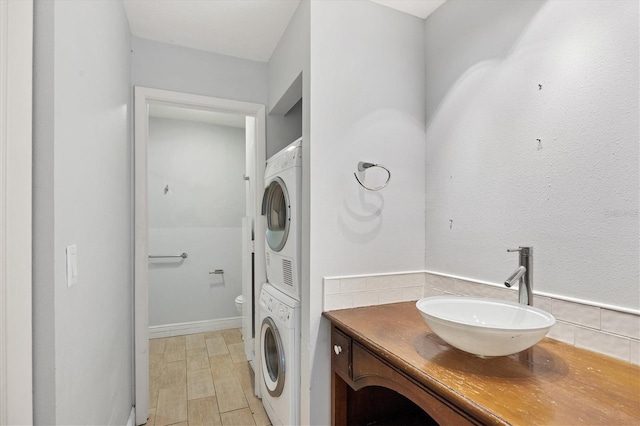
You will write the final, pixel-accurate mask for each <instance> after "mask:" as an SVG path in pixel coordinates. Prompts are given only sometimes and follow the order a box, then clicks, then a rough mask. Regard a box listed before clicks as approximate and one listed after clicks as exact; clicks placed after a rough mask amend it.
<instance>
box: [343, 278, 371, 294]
mask: <svg viewBox="0 0 640 426" xmlns="http://www.w3.org/2000/svg"><path fill="white" fill-rule="evenodd" d="M366 290H367V278H366V277H359V278H343V279H341V280H340V292H341V293H353V292H356V291H366Z"/></svg>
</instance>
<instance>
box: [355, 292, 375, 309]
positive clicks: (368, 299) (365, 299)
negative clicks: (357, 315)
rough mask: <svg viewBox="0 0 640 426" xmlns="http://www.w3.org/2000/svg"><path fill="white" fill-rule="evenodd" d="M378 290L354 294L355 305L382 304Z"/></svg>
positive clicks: (357, 306)
mask: <svg viewBox="0 0 640 426" xmlns="http://www.w3.org/2000/svg"><path fill="white" fill-rule="evenodd" d="M378 296H379V294H378V292H377V291H363V292H360V293H355V294H354V295H353V307H354V308H359V307H361V306H376V305H379V304H380V298H379V297H378Z"/></svg>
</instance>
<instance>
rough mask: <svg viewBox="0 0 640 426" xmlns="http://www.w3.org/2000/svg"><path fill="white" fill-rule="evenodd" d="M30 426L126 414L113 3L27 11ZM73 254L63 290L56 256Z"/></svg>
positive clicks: (61, 263) (125, 86)
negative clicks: (30, 60)
mask: <svg viewBox="0 0 640 426" xmlns="http://www.w3.org/2000/svg"><path fill="white" fill-rule="evenodd" d="M34 32H35V43H34V44H35V46H34V68H35V74H34V108H35V111H34V112H35V113H34V280H33V291H34V389H35V392H34V422H35V423H36V424H125V423H126V422H127V418H128V417H129V413H130V410H131V406H132V405H133V393H132V388H133V371H132V365H133V344H132V342H133V336H132V324H133V316H132V310H133V306H132V303H133V290H132V278H131V277H132V263H131V259H132V249H131V245H132V242H131V235H132V229H131V225H130V224H131V214H132V210H131V209H132V205H131V155H130V151H131V145H130V139H129V122H130V121H129V107H130V98H131V92H130V87H131V81H130V69H131V68H130V56H129V55H130V45H131V43H130V42H131V40H130V35H129V27H128V23H127V18H126V16H125V13H124V8H123V6H122V3H121V2H114V1H94V2H83V1H67V2H55V3H54V2H45V1H37V2H36V3H35V29H34ZM69 244H77V247H78V283H77V284H76V285H75V286H73V287H71V288H67V284H66V270H65V269H66V268H65V247H66V246H67V245H69Z"/></svg>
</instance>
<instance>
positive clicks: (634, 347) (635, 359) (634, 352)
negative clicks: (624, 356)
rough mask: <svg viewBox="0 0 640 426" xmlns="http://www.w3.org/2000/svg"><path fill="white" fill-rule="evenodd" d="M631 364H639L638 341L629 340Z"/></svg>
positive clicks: (639, 349) (639, 343)
mask: <svg viewBox="0 0 640 426" xmlns="http://www.w3.org/2000/svg"><path fill="white" fill-rule="evenodd" d="M630 343H631V360H630V361H631V364H635V365H640V341H638V340H631V341H630Z"/></svg>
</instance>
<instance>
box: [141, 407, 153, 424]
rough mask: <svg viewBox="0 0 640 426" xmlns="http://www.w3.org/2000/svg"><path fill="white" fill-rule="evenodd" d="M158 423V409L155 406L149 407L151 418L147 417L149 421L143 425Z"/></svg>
mask: <svg viewBox="0 0 640 426" xmlns="http://www.w3.org/2000/svg"><path fill="white" fill-rule="evenodd" d="M155 424H156V409H155V407H154V408H149V419H147V422H146V423H145V424H144V425H143V426H155Z"/></svg>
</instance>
